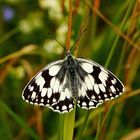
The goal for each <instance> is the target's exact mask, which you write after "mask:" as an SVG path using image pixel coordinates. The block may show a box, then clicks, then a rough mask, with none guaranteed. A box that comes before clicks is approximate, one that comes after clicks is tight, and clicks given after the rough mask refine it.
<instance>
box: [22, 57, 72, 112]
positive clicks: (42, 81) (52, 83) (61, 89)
mask: <svg viewBox="0 0 140 140" xmlns="http://www.w3.org/2000/svg"><path fill="white" fill-rule="evenodd" d="M63 63H64V60H59V61H56V62H53V63H51V64H49V65H48V66H46V67H45V68H44V69H43V70H41V71H40V72H39V73H38V74H37V75H36V76H35V77H33V78H32V79H31V81H30V82H29V83H28V84H27V86H26V87H25V89H24V90H23V93H22V98H23V99H24V100H25V101H26V102H29V103H31V104H35V105H39V106H47V107H49V108H51V109H52V110H53V111H55V112H59V113H65V112H69V111H71V110H72V109H73V108H74V101H73V98H72V94H71V91H70V90H69V88H68V87H69V85H68V82H67V76H66V72H65V71H64V66H63Z"/></svg>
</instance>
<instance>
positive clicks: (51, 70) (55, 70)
mask: <svg viewBox="0 0 140 140" xmlns="http://www.w3.org/2000/svg"><path fill="white" fill-rule="evenodd" d="M60 68H61V67H60V66H59V65H54V66H52V67H50V68H49V74H50V75H51V76H55V75H56V74H57V73H58V72H59V70H60Z"/></svg>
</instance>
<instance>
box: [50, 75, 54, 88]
mask: <svg viewBox="0 0 140 140" xmlns="http://www.w3.org/2000/svg"><path fill="white" fill-rule="evenodd" d="M54 85H55V77H53V78H52V79H51V81H50V87H51V88H52V89H53V88H54Z"/></svg>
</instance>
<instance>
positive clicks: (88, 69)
mask: <svg viewBox="0 0 140 140" xmlns="http://www.w3.org/2000/svg"><path fill="white" fill-rule="evenodd" d="M81 67H82V68H83V69H84V70H85V71H86V72H87V73H92V72H93V65H91V64H90V63H82V64H81Z"/></svg>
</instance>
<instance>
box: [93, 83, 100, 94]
mask: <svg viewBox="0 0 140 140" xmlns="http://www.w3.org/2000/svg"><path fill="white" fill-rule="evenodd" d="M94 90H95V92H96V93H97V94H99V93H100V91H99V87H98V85H97V84H95V85H94Z"/></svg>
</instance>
